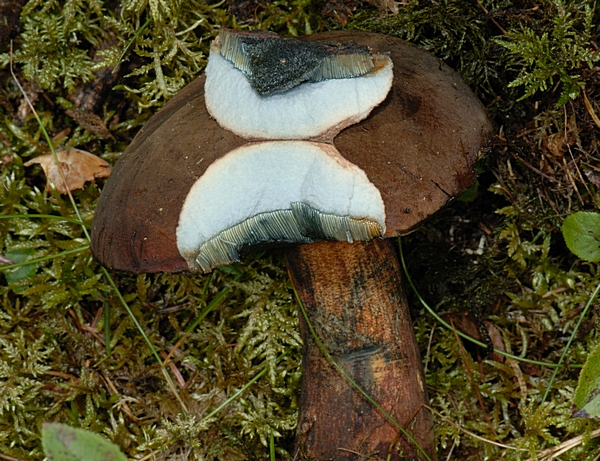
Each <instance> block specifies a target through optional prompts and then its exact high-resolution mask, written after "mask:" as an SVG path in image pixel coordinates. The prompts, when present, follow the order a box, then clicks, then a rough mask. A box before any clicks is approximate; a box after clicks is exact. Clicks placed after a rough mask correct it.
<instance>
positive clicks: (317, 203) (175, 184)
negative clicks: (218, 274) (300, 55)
mask: <svg viewBox="0 0 600 461" xmlns="http://www.w3.org/2000/svg"><path fill="white" fill-rule="evenodd" d="M262 34H263V35H264V36H265V40H278V39H276V38H275V37H273V36H272V35H271V34H265V33H262ZM251 35H252V34H250V36H251ZM259 35H260V34H259ZM229 38H232V39H233V41H234V42H235V41H236V40H238V39H239V37H236V36H231V37H230V36H229V35H227V34H225V35H223V36H221V40H220V43H217V44H216V45H215V46H213V47H212V50H211V58H210V62H209V66H208V68H207V73H208V77H205V76H202V77H200V78H198V79H197V80H195V81H193V82H192V83H190V84H189V85H188V86H187V87H186V88H184V89H183V90H182V91H181V92H180V93H179V94H178V95H176V96H175V97H174V98H173V99H172V100H171V101H170V102H169V103H168V104H166V105H165V107H164V108H163V109H161V110H160V111H159V112H158V113H157V114H156V115H155V116H154V117H153V118H152V119H151V120H150V121H149V122H148V123H147V124H146V125H145V126H144V127H143V128H142V129H141V130H140V132H139V133H138V135H137V136H136V137H135V139H134V140H133V142H132V143H131V145H130V146H129V147H128V148H127V150H126V151H125V153H124V154H123V155H122V157H121V159H120V160H119V162H118V163H117V165H116V166H115V168H114V170H113V173H112V175H111V177H110V178H109V180H108V181H107V184H106V186H105V188H104V190H103V192H102V195H101V197H100V200H99V202H98V207H97V210H96V215H95V218H94V223H93V235H92V251H93V253H94V255H95V256H96V258H97V259H98V260H99V261H100V262H101V263H102V264H104V265H105V266H107V267H109V268H111V269H118V270H125V271H131V272H136V273H143V272H158V271H164V272H174V271H186V270H191V271H198V270H202V271H209V270H210V269H212V268H213V267H215V266H216V265H219V264H223V263H227V262H228V261H231V260H236V259H238V258H239V257H240V254H243V253H244V252H246V251H248V250H251V249H252V248H253V247H254V246H257V245H258V246H263V247H264V246H265V245H267V246H280V245H283V247H284V252H285V254H286V260H287V264H288V270H289V273H290V276H291V279H292V281H293V284H294V286H295V288H296V290H297V293H298V296H299V298H300V299H301V301H302V303H303V305H304V307H305V309H306V311H307V315H308V319H309V321H310V325H311V326H312V328H314V331H315V332H316V335H317V337H318V338H320V340H321V341H322V343H323V344H324V346H325V348H326V349H327V350H328V351H329V353H330V354H331V356H332V357H333V358H334V359H335V361H336V362H337V364H338V365H339V366H340V367H341V368H342V369H343V370H344V371H345V373H346V374H347V375H349V376H350V377H351V378H352V380H353V381H354V382H356V383H357V384H358V385H359V386H360V387H361V388H362V389H364V390H365V391H366V393H368V394H369V395H370V396H371V397H372V398H373V399H374V400H375V401H376V402H378V403H379V405H380V407H381V408H383V409H384V410H385V411H386V412H387V413H389V415H391V416H392V417H393V418H394V419H395V420H396V421H397V423H399V424H400V425H401V426H402V427H403V428H404V430H405V432H406V433H408V434H410V435H411V437H412V438H413V440H410V438H407V437H406V436H405V434H404V433H403V432H400V431H399V429H398V428H397V427H396V426H395V425H394V424H393V423H392V422H390V421H389V420H388V418H387V417H386V416H385V415H384V414H382V412H381V411H380V410H379V409H377V408H376V407H374V406H373V405H372V404H371V403H369V402H368V401H367V400H366V399H365V398H364V397H363V396H362V395H361V394H360V393H359V392H358V391H357V390H356V389H355V388H353V387H352V385H351V384H350V383H349V382H348V381H347V379H346V378H345V377H343V376H342V375H341V374H340V373H339V372H338V371H336V370H335V369H334V367H333V366H332V365H331V363H329V361H328V359H327V358H326V357H325V356H324V355H323V354H322V351H321V350H320V348H319V347H318V345H317V343H316V341H315V339H314V337H313V335H312V334H311V332H310V328H309V325H308V324H307V322H306V321H305V319H304V318H303V316H302V315H301V316H300V325H301V330H302V331H301V332H302V337H303V340H304V349H303V369H304V375H303V382H302V392H301V408H300V415H299V421H298V428H297V441H296V450H297V456H298V458H299V459H311V460H330V459H336V460H350V459H352V460H355V459H357V457H360V456H364V457H365V458H368V459H383V458H386V459H391V460H399V459H425V457H424V456H423V453H426V454H427V455H428V456H429V458H430V459H435V458H436V454H435V440H434V435H433V423H432V417H431V415H430V414H429V412H428V411H426V410H424V409H423V408H422V407H423V405H424V404H426V403H427V390H426V384H425V380H424V377H423V371H422V364H421V360H420V357H419V351H418V347H417V344H416V341H415V336H414V332H413V328H412V322H411V319H410V314H409V309H408V305H407V302H406V298H405V295H404V293H403V289H402V277H401V272H400V268H399V263H398V260H397V257H396V253H395V249H394V246H393V241H392V240H391V239H389V238H388V237H395V236H399V235H404V234H407V233H408V232H410V231H411V230H413V229H414V228H415V227H416V226H418V225H419V224H420V223H421V222H422V221H423V220H424V219H426V218H427V217H429V216H431V215H432V214H433V213H435V212H436V211H437V210H438V209H439V208H441V207H442V206H443V205H444V204H445V203H447V202H448V201H450V200H451V199H452V198H453V197H455V196H456V195H457V194H460V193H461V192H462V191H464V190H465V189H466V188H468V187H469V186H470V185H471V184H472V183H473V182H474V181H475V178H476V173H475V168H474V166H475V162H476V161H477V159H478V158H479V156H480V154H481V151H482V149H483V148H484V147H485V146H486V144H487V143H488V141H489V138H490V136H491V132H492V130H491V125H490V122H489V120H488V118H487V116H486V114H485V110H484V108H483V107H482V105H481V104H480V103H479V101H478V100H477V99H476V97H475V96H474V95H473V94H472V92H471V91H470V90H469V88H468V87H467V86H466V85H465V84H464V83H463V82H462V81H461V80H460V78H459V77H458V76H457V75H456V74H455V73H454V72H452V71H451V70H450V69H449V68H448V67H447V66H445V65H444V64H443V63H442V62H441V61H439V60H438V59H437V58H435V57H433V56H431V55H430V54H428V53H426V52H425V51H423V50H420V49H418V48H417V47H415V46H413V45H410V44H407V43H405V42H403V41H401V40H399V39H395V38H392V37H388V36H383V35H378V34H369V33H358V32H331V33H327V34H320V35H316V36H311V37H307V38H306V40H307V41H314V40H327V41H328V43H331V42H333V41H336V42H347V41H350V40H351V41H352V42H354V44H352V45H346V46H343V45H342V46H339V45H334V47H335V48H337V49H338V51H339V50H341V54H344V53H345V54H346V55H353V54H354V55H359V56H358V58H357V59H358V60H359V61H360V60H362V59H365V58H364V56H363V55H362V54H363V53H364V51H362V50H363V49H364V48H361V47H368V48H369V50H370V52H371V55H372V56H373V57H372V62H373V66H372V67H371V68H370V69H368V70H367V71H366V72H364V73H363V74H360V76H356V77H354V76H351V78H345V77H347V75H344V78H342V79H341V80H339V81H334V82H333V83H334V84H336V85H342V88H343V85H344V84H347V85H350V86H349V88H356V87H357V85H361V84H362V83H363V82H360V83H359V82H357V81H355V80H360V79H363V80H364V79H373V78H375V79H378V80H379V83H376V84H375V87H378V86H385V85H386V84H387V83H386V78H385V75H386V72H387V73H390V72H392V71H391V68H392V67H391V65H390V64H389V63H388V61H389V60H391V63H393V83H391V80H390V79H388V80H390V84H391V87H389V84H387V85H388V89H387V90H385V88H384V89H381V88H375V89H374V91H373V94H374V95H375V96H374V97H372V98H371V100H372V101H376V102H374V103H372V104H371V106H372V107H370V108H369V107H367V108H366V109H360V110H354V111H351V112H352V113H351V114H347V113H346V114H345V115H344V116H340V117H338V118H337V119H335V120H334V121H333V122H332V123H329V124H328V125H327V126H324V127H323V126H320V127H319V129H318V130H312V131H311V129H310V124H308V125H306V126H308V129H307V130H305V131H304V132H302V133H299V134H298V132H294V133H293V134H292V135H289V136H287V135H286V134H285V132H284V131H285V126H284V125H285V124H278V122H277V120H276V117H271V120H272V121H273V123H274V124H275V125H278V126H277V129H275V130H271V131H269V130H270V129H271V128H269V127H266V128H264V130H263V128H262V126H263V125H262V124H261V121H264V120H265V119H267V118H268V117H267V116H261V117H255V119H254V120H250V122H248V123H254V124H255V125H256V122H258V129H256V128H253V127H252V126H250V128H248V126H246V127H244V128H243V129H238V128H239V126H238V125H236V123H238V121H239V120H246V121H247V119H248V117H245V116H243V114H242V116H240V117H238V115H239V114H234V115H232V116H230V114H231V111H234V112H235V110H239V111H240V112H243V107H245V106H247V103H246V101H249V100H246V99H243V100H240V101H239V102H238V104H237V107H238V109H236V104H235V103H224V104H230V106H229V107H230V109H229V110H228V111H225V116H223V114H219V113H218V112H219V111H220V110H221V109H222V107H220V106H219V100H220V99H219V98H221V97H226V96H227V97H228V96H229V95H227V90H226V89H227V85H225V86H224V87H222V88H221V89H220V90H215V89H214V88H215V86H219V83H220V82H224V81H226V80H227V78H229V77H224V76H223V74H221V73H220V72H221V70H222V69H221V68H219V70H218V72H215V71H214V66H213V64H215V63H214V62H213V61H215V59H214V58H215V56H213V54H216V55H217V56H216V61H219V60H220V61H224V62H218V63H217V64H219V65H220V66H224V67H228V69H226V70H227V71H228V72H230V73H235V72H238V73H239V72H242V73H245V74H246V75H247V76H248V74H253V73H254V70H252V69H250V68H249V67H248V63H247V59H246V60H244V59H245V58H244V56H241V57H240V56H239V50H237V48H236V46H238V45H239V43H238V44H237V45H236V44H235V43H234V44H233V45H231V49H233V51H231V52H229V51H227V47H228V46H229V45H226V46H225V45H224V42H225V41H227V40H229ZM254 38H255V37H252V36H251V37H250V38H249V39H248V40H249V41H252V40H254ZM242 39H244V37H242ZM242 42H243V40H242ZM277 46H279V45H276V47H277ZM285 46H287V44H286V45H285ZM317 46H320V45H317ZM356 47H358V48H356ZM224 48H225V50H224ZM248 48H250V49H252V47H251V46H249V45H248V46H246V45H245V46H243V47H241V49H243V50H247V49H248ZM346 49H349V50H350V51H348V52H346ZM236 50H237V51H236ZM357 50H358V51H357ZM338 51H335V50H334V51H333V53H332V54H333V55H335V54H336V53H337V52H338ZM221 53H223V55H222V56H221ZM228 53H229V54H228ZM223 56H225V59H222V58H223ZM361 56H363V57H361ZM281 59H285V58H281ZM325 59H329V58H325ZM331 59H334V58H331ZM335 59H337V58H335ZM345 59H346V58H343V59H342V61H344V60H345ZM348 59H354V58H352V57H350V58H348ZM319 65H320V64H317V65H316V66H317V67H318V66H319ZM350 67H351V68H354V67H356V65H355V64H353V63H351V64H350ZM367 67H369V66H368V63H367ZM211 73H212V74H213V75H211ZM309 74H310V75H309V77H308V78H304V74H302V73H300V74H298V75H300V77H298V75H296V76H295V77H293V78H292V80H294V79H295V80H299V81H303V82H304V83H301V82H300V84H299V85H297V86H295V87H294V88H292V89H289V88H284V90H282V91H275V92H274V93H273V94H270V95H267V96H256V95H253V96H252V97H253V98H254V99H255V100H256V101H258V103H259V104H260V103H261V101H263V102H264V101H266V102H265V104H266V103H269V102H272V100H273V99H272V98H275V99H277V100H279V101H285V100H286V98H287V97H290V96H294V95H297V93H298V92H302V91H306V92H308V93H309V94H311V92H312V91H315V88H311V87H310V86H316V87H320V86H324V85H330V84H331V81H330V80H327V81H321V79H320V75H321V74H323V72H322V71H321V70H317V71H314V72H313V71H311V72H309ZM315 75H316V76H317V77H315ZM214 76H216V82H213V83H215V85H213V84H212V83H210V79H211V78H213V77H214ZM238 77H239V76H238ZM303 79H304V80H303ZM236 81H237V83H236V84H235V85H237V86H234V88H231V89H230V92H231V93H232V95H231V97H232V98H233V101H235V92H236V91H243V92H244V94H247V93H248V92H251V91H257V90H256V89H255V90H250V89H249V88H250V86H248V85H249V84H248V81H249V80H248V79H245V80H242V79H238V80H236ZM295 83H299V82H295ZM284 86H285V85H284ZM367 86H368V85H367ZM241 87H243V88H244V89H243V90H240V88H241ZM317 89H318V88H317ZM388 90H389V92H388ZM212 91H221V95H222V96H219V97H218V98H216V99H215V95H214V94H209V93H210V92H212ZM341 91H344V90H343V89H342V90H341ZM328 92H331V91H328ZM328 92H325V94H327V93H328ZM344 94H345V98H346V99H347V100H351V99H353V98H355V96H356V95H357V93H348V92H346V93H344ZM382 95H383V96H382ZM350 96H352V97H350ZM244 97H245V96H244ZM240 98H241V97H240ZM261 98H262V99H261ZM334 99H335V98H334ZM205 101H206V104H205ZM309 101H310V103H311V104H312V103H315V104H318V103H319V102H320V100H318V99H315V98H314V97H313V98H309ZM248 104H250V103H248ZM207 106H208V109H207ZM242 106H243V107H242ZM367 106H368V104H367ZM336 110H337V109H336ZM211 114H212V115H213V116H214V118H213V117H212V116H211ZM334 115H335V114H334ZM236 117H237V120H238V121H235V120H236ZM285 117H288V118H290V117H291V119H292V120H293V112H290V113H286V115H285ZM249 118H250V119H251V118H252V117H249ZM309 118H310V117H309ZM232 120H233V122H232ZM359 120H362V121H359ZM317 122H318V121H317ZM317 122H315V123H317ZM232 123H233V125H234V126H232V125H231V124H232ZM239 123H240V125H242V124H243V123H242V122H239ZM244 123H246V122H244ZM293 129H295V127H294V128H293ZM265 130H266V131H265ZM339 130H341V131H340V132H339V134H338V133H337V132H338V131H339ZM292 131H293V130H292ZM234 132H235V133H234ZM249 141H251V142H249ZM331 240H334V241H331ZM335 240H337V241H335ZM416 444H418V445H419V447H420V448H419V447H417V446H416ZM359 455H360V456H359Z"/></svg>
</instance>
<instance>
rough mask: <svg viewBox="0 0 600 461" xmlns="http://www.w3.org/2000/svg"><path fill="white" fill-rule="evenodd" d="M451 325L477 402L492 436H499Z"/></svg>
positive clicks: (463, 350) (460, 343)
mask: <svg viewBox="0 0 600 461" xmlns="http://www.w3.org/2000/svg"><path fill="white" fill-rule="evenodd" d="M450 325H452V331H453V333H454V337H455V338H456V344H457V345H458V350H459V351H460V356H461V357H462V360H463V362H464V364H465V370H467V374H468V375H469V379H470V380H471V385H472V386H473V390H474V391H475V395H476V396H477V401H478V402H479V406H480V407H481V411H482V412H483V418H484V419H485V422H486V423H487V424H488V426H489V427H490V429H491V431H492V434H494V435H495V436H497V435H498V433H497V432H496V430H495V429H494V425H493V424H492V422H491V421H490V418H489V416H488V414H487V411H485V406H484V405H483V397H482V396H481V393H480V392H479V386H477V383H476V382H475V378H474V377H473V372H472V371H471V367H470V366H469V362H468V361H467V357H466V352H465V348H464V347H463V344H462V342H461V340H460V339H459V337H458V334H456V328H454V322H453V321H452V320H451V321H450Z"/></svg>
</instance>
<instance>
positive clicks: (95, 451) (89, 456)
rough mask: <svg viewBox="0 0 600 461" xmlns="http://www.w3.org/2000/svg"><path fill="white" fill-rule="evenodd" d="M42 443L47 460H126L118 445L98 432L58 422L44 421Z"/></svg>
mask: <svg viewBox="0 0 600 461" xmlns="http://www.w3.org/2000/svg"><path fill="white" fill-rule="evenodd" d="M42 445H43V447H44V453H45V454H46V457H47V458H48V460H49V461H126V460H127V458H126V457H125V455H124V454H123V453H122V452H121V450H119V447H118V446H117V445H115V444H114V443H112V442H109V441H108V440H106V439H104V438H103V437H101V436H100V435H98V434H94V433H93V432H90V431H86V430H84V429H78V428H75V427H71V426H67V425H66V424H59V423H44V425H43V426H42Z"/></svg>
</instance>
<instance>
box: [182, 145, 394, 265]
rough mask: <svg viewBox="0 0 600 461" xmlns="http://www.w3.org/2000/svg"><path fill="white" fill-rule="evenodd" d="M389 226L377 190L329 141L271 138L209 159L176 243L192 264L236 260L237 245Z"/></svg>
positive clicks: (365, 232)
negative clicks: (278, 139)
mask: <svg viewBox="0 0 600 461" xmlns="http://www.w3.org/2000/svg"><path fill="white" fill-rule="evenodd" d="M384 232H385V209H384V204H383V200H382V198H381V194H380V193H379V190H378V189H377V188H376V187H375V186H374V185H373V183H371V182H370V181H369V179H368V178H367V176H366V174H365V173H364V171H362V170H361V169H360V168H359V167H357V166H356V165H354V164H352V163H350V162H348V161H347V160H346V159H344V158H343V157H342V156H341V155H340V154H339V152H338V151H337V150H336V149H335V147H333V146H332V145H330V144H322V143H315V142H307V141H272V142H261V143H250V144H246V145H244V146H242V147H239V148H237V149H235V150H233V151H231V152H229V153H228V154H227V155H225V156H223V157H222V158H220V159H218V160H216V161H215V162H214V163H213V164H211V165H210V166H209V167H208V168H207V169H206V171H205V172H204V174H203V175H202V176H201V177H200V178H199V179H198V180H197V181H196V183H195V184H194V185H193V186H192V188H191V190H190V192H189V193H188V195H187V197H186V199H185V202H184V204H183V208H182V210H181V214H180V217H179V224H178V226H177V246H178V248H179V251H180V253H181V254H182V256H183V257H184V258H185V259H186V260H187V262H188V264H189V266H190V268H191V269H200V270H202V271H205V272H206V271H209V270H211V269H212V268H213V267H216V266H219V265H222V264H227V263H230V262H233V261H237V260H239V251H240V249H242V248H244V247H248V246H254V245H260V244H266V245H269V244H281V243H310V242H313V241H315V240H338V241H349V242H353V241H366V240H371V239H373V238H375V237H379V236H381V235H383V233H384Z"/></svg>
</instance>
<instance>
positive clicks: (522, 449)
mask: <svg viewBox="0 0 600 461" xmlns="http://www.w3.org/2000/svg"><path fill="white" fill-rule="evenodd" d="M423 407H424V408H427V409H428V410H429V411H430V412H432V413H433V414H434V415H436V416H438V417H439V418H441V419H443V420H444V421H446V422H447V423H448V424H450V425H451V426H454V427H455V428H456V429H458V430H459V431H461V432H464V433H465V434H467V435H470V436H471V437H473V438H475V439H477V440H481V441H482V442H485V443H489V444H491V445H496V446H497V447H500V448H506V449H508V450H514V451H529V450H526V449H525V448H515V447H511V446H510V445H505V444H503V443H500V442H495V441H493V440H490V439H486V438H485V437H481V436H480V435H477V434H475V433H474V432H471V431H468V430H466V429H465V428H464V427H462V426H459V425H458V424H456V423H455V422H454V421H452V420H451V419H450V418H448V417H446V416H444V415H443V414H441V413H440V412H439V411H437V410H435V409H434V408H432V407H430V406H429V405H423ZM527 461H533V460H527Z"/></svg>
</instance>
